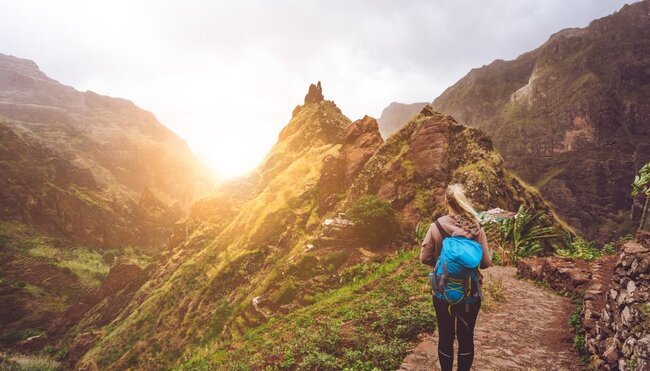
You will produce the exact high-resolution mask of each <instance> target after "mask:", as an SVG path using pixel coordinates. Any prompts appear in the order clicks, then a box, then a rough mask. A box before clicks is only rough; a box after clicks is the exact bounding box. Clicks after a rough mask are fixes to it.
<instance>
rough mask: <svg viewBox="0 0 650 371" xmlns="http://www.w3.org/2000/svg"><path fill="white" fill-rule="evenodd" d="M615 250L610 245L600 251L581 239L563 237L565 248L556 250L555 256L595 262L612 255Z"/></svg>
mask: <svg viewBox="0 0 650 371" xmlns="http://www.w3.org/2000/svg"><path fill="white" fill-rule="evenodd" d="M614 253H616V250H615V248H614V246H613V245H612V244H607V245H605V246H603V248H602V249H598V248H596V247H594V245H593V243H592V242H590V241H587V240H585V239H583V238H580V237H577V238H572V237H571V236H567V237H565V248H556V249H555V254H556V255H559V256H563V257H567V258H578V259H584V260H595V259H598V258H601V257H603V256H604V255H612V254H614Z"/></svg>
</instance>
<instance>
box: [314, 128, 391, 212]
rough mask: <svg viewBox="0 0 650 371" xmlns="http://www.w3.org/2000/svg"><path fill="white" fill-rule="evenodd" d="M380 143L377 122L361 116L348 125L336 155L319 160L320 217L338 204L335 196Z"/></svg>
mask: <svg viewBox="0 0 650 371" xmlns="http://www.w3.org/2000/svg"><path fill="white" fill-rule="evenodd" d="M383 142H384V141H383V139H382V138H381V135H380V134H379V128H378V126H377V121H375V119H373V118H372V117H370V116H364V118H362V119H361V120H357V121H355V122H353V123H352V124H350V125H349V126H348V128H347V129H346V130H345V133H344V134H343V142H342V145H341V148H340V150H339V154H338V155H337V156H333V155H329V156H327V157H325V159H324V160H323V169H322V171H321V178H320V187H319V205H320V207H319V212H320V213H321V215H322V214H324V213H326V212H328V211H332V210H333V207H334V205H336V203H337V202H338V197H337V194H339V193H341V192H343V191H345V190H346V189H347V188H348V187H349V186H350V185H351V184H352V182H353V181H354V179H355V178H356V177H357V175H359V172H361V169H363V166H364V165H365V164H366V162H367V161H368V160H369V159H370V158H371V157H372V156H373V155H374V154H375V152H376V151H377V149H378V148H379V146H381V144H382V143H383Z"/></svg>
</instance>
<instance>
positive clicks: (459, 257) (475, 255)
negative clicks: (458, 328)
mask: <svg viewBox="0 0 650 371" xmlns="http://www.w3.org/2000/svg"><path fill="white" fill-rule="evenodd" d="M435 224H436V227H438V230H439V231H440V233H441V234H442V236H443V240H442V249H441V251H440V256H439V257H438V260H437V261H436V265H435V268H433V271H432V272H431V273H429V281H430V283H431V291H432V293H433V295H435V296H436V298H438V299H444V300H446V301H447V302H448V303H449V305H450V307H449V308H450V311H451V305H453V304H458V303H465V304H466V310H468V308H467V304H473V303H475V302H476V301H477V300H478V299H481V298H483V295H482V293H481V277H480V273H479V271H478V267H479V264H481V259H482V258H483V248H482V247H481V244H479V243H478V242H476V241H474V240H472V239H469V238H466V237H461V236H450V235H449V234H448V233H447V232H446V231H445V230H444V229H443V228H442V226H440V223H439V222H438V221H437V220H436V222H435Z"/></svg>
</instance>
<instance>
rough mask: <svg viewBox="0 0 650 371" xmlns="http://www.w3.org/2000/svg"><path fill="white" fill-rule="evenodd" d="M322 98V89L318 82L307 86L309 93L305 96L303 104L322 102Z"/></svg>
mask: <svg viewBox="0 0 650 371" xmlns="http://www.w3.org/2000/svg"><path fill="white" fill-rule="evenodd" d="M324 98H325V97H324V96H323V87H322V86H321V84H320V81H319V82H318V83H317V84H316V85H314V84H311V85H309V91H308V92H307V95H305V104H309V103H318V102H322V101H323V99H324Z"/></svg>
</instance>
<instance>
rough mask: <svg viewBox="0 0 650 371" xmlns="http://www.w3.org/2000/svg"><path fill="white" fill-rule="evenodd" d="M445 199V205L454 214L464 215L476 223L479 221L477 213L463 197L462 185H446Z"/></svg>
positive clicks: (465, 197)
mask: <svg viewBox="0 0 650 371" xmlns="http://www.w3.org/2000/svg"><path fill="white" fill-rule="evenodd" d="M445 197H446V199H447V205H448V206H449V208H450V209H451V210H452V211H454V212H455V213H456V214H460V215H464V216H466V217H468V218H469V219H470V220H474V221H476V222H479V221H480V219H479V217H478V213H477V212H476V210H475V209H474V207H473V206H472V204H471V203H470V202H469V200H468V199H467V196H465V191H464V190H463V186H462V185H460V184H458V183H454V184H450V185H448V186H447V191H446V192H445Z"/></svg>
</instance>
